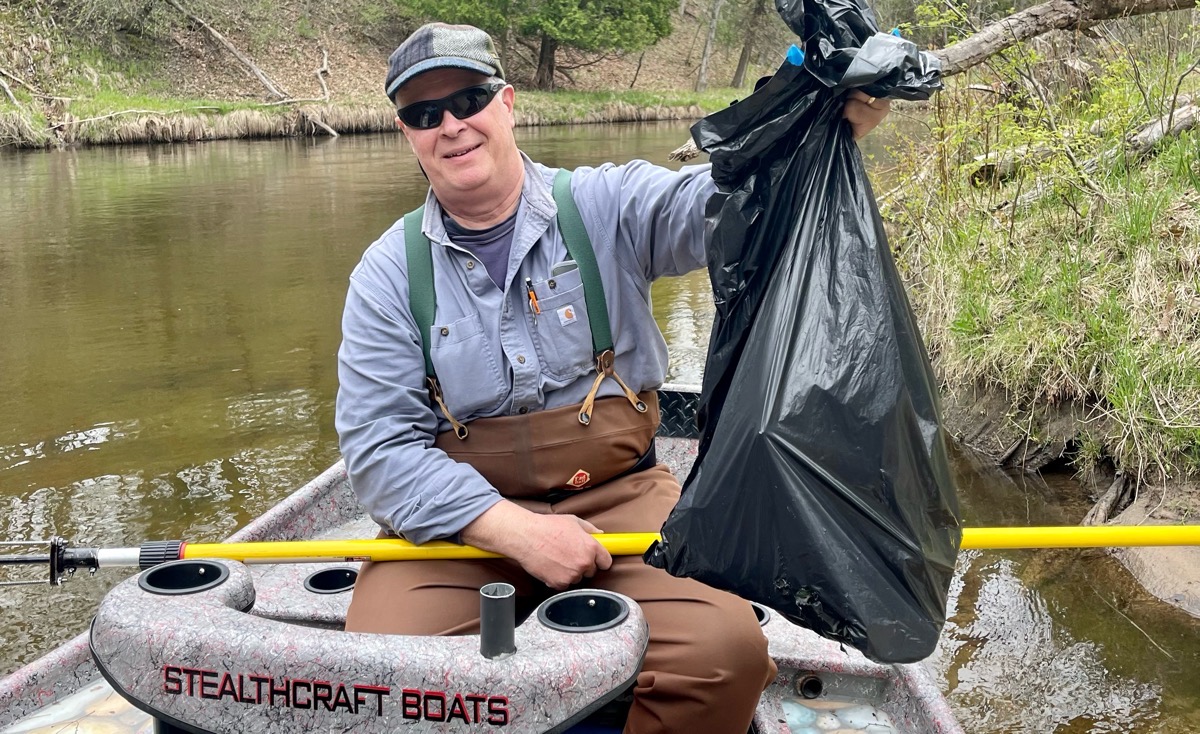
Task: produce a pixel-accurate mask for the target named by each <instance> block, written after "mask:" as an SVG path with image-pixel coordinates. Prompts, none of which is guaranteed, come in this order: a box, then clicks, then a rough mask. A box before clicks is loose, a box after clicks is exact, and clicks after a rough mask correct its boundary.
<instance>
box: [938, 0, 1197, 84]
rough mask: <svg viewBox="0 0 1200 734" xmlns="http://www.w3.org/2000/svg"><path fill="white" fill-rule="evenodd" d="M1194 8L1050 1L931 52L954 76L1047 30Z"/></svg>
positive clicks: (1158, 1) (1171, 3)
mask: <svg viewBox="0 0 1200 734" xmlns="http://www.w3.org/2000/svg"><path fill="white" fill-rule="evenodd" d="M1194 7H1196V3H1195V0H1093V1H1092V2H1071V1H1070V0H1050V1H1049V2H1045V3H1041V4H1040V5H1034V6H1033V7H1031V8H1026V9H1025V10H1022V11H1019V12H1016V13H1013V14H1012V15H1009V16H1008V17H1006V18H1003V19H1001V20H998V21H996V22H995V23H991V24H989V25H987V26H985V27H984V28H982V29H981V30H980V31H979V32H978V33H975V34H972V35H971V36H968V37H967V38H964V39H963V40H961V41H959V42H957V43H952V44H950V45H949V46H947V47H946V48H943V49H941V50H940V51H934V54H936V55H937V56H938V58H940V59H941V60H942V75H943V76H953V75H954V74H961V73H962V72H964V71H966V70H967V69H970V68H972V67H974V66H978V65H979V64H982V63H983V62H984V61H986V60H987V59H988V58H989V57H990V56H993V55H994V54H997V53H1000V52H1001V51H1004V50H1005V49H1007V48H1010V47H1012V46H1015V45H1016V44H1018V43H1021V42H1022V41H1028V40H1029V39H1031V38H1035V37H1037V36H1040V35H1041V34H1043V33H1046V32H1047V31H1052V30H1066V29H1083V28H1090V27H1092V26H1094V25H1096V24H1097V23H1100V22H1102V21H1105V20H1113V19H1115V18H1124V17H1128V16H1133V15H1145V14H1147V13H1161V12H1164V11H1168V10H1186V9H1188V8H1194Z"/></svg>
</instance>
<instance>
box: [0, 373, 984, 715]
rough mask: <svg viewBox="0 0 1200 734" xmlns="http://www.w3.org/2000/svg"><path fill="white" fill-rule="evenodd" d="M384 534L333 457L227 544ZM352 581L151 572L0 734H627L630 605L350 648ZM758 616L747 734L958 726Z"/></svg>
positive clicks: (895, 684) (44, 665)
mask: <svg viewBox="0 0 1200 734" xmlns="http://www.w3.org/2000/svg"><path fill="white" fill-rule="evenodd" d="M696 398H697V394H696V392H695V390H694V389H686V388H680V387H678V386H665V387H664V388H663V390H662V391H661V392H660V404H661V409H662V414H663V416H662V417H663V420H662V426H661V428H660V429H659V436H658V439H657V440H658V446H657V450H658V456H659V460H660V461H663V462H665V463H667V464H668V465H669V466H670V467H671V468H672V469H673V471H674V472H675V473H676V475H677V476H679V477H680V478H681V479H682V478H683V477H684V476H685V475H686V473H687V471H688V469H689V467H690V466H691V463H692V461H693V460H694V459H695V456H696V439H695V429H694V416H695V407H696ZM375 532H376V528H375V526H374V524H373V523H372V522H371V520H370V519H369V518H366V517H365V515H364V514H363V511H362V509H361V507H359V505H358V503H357V501H356V499H355V497H354V494H353V491H352V490H351V489H350V485H349V481H348V480H347V477H346V471H345V467H344V465H343V464H342V463H341V462H339V463H337V464H335V465H334V466H333V467H331V468H329V469H328V470H326V471H325V472H324V473H323V474H321V475H320V476H319V477H317V478H316V479H314V480H313V481H311V482H309V483H308V484H307V485H305V486H304V487H302V488H300V489H299V490H297V491H296V492H295V493H294V494H292V495H291V496H290V497H288V498H287V499H285V500H284V501H283V502H281V503H280V504H279V505H277V506H276V507H274V508H272V509H271V510H270V511H269V512H267V513H266V514H264V515H263V516H261V517H259V518H258V519H257V520H255V521H254V522H252V523H251V524H249V525H248V526H246V527H245V528H243V529H242V530H241V531H239V532H238V533H236V534H235V535H233V536H232V537H231V538H229V540H230V541H239V542H240V541H255V540H308V539H320V538H326V539H336V538H363V537H373V536H374V534H375ZM357 567H358V564H357V563H354V562H346V561H333V562H321V563H291V564H274V565H254V566H246V565H243V564H241V563H237V562H234V561H224V560H210V561H179V562H175V563H171V564H164V565H161V566H156V567H155V568H152V569H150V570H147V571H145V572H143V573H141V574H139V575H138V576H136V577H134V578H131V579H128V580H126V581H124V582H122V583H121V584H119V585H118V586H117V587H116V588H114V589H113V590H112V591H111V592H110V593H109V594H108V596H107V597H106V598H105V599H104V601H103V602H102V603H101V605H100V608H99V610H98V611H97V615H96V619H95V620H94V621H93V625H92V629H91V630H90V633H87V632H85V633H83V634H81V635H79V636H78V637H76V638H75V639H73V640H71V641H69V642H67V643H66V644H64V645H62V646H61V647H59V648H58V649H56V650H54V651H53V652H51V653H50V654H48V655H46V656H45V657H43V658H40V659H39V660H37V661H35V662H33V663H31V664H30V665H27V666H26V667H24V668H21V669H20V670H18V671H16V672H15V673H13V674H12V675H10V676H8V677H6V678H4V679H0V732H4V733H6V734H17V733H18V732H21V733H23V734H29V733H31V732H59V731H72V732H80V733H81V734H84V733H86V732H97V733H98V732H146V733H147V734H149V733H150V732H162V733H163V734H166V733H168V732H178V731H184V732H280V733H284V732H286V733H287V734H293V733H294V732H300V731H355V732H391V731H396V730H397V729H398V728H400V727H404V729H403V730H404V731H414V732H417V731H429V732H460V731H462V732H466V731H473V732H478V731H490V730H493V729H498V730H504V731H513V732H549V731H554V732H559V731H568V732H575V733H576V734H584V732H610V731H620V728H621V721H622V717H623V712H624V710H625V708H627V707H628V687H629V684H630V683H631V681H632V680H633V678H634V677H635V676H636V674H637V671H638V668H639V666H640V664H641V659H642V655H643V654H644V649H645V644H646V631H645V622H644V619H643V618H642V615H641V612H640V610H639V609H638V606H637V604H636V603H635V602H633V601H632V600H630V599H627V598H625V597H621V596H619V595H616V594H609V593H606V592H598V591H589V590H576V591H572V592H566V593H564V594H559V595H556V596H554V597H551V598H550V599H549V600H547V601H546V602H544V603H543V604H542V605H541V606H540V607H539V608H538V609H537V610H536V612H535V613H533V614H531V615H530V616H529V618H528V619H526V620H525V621H523V622H522V623H521V624H520V625H518V626H516V627H515V629H513V628H512V627H511V623H508V625H506V624H504V623H503V616H504V614H503V612H489V611H488V609H489V608H491V609H493V610H497V609H502V607H498V606H497V607H489V606H487V605H488V604H492V603H493V602H491V601H486V600H485V602H484V604H485V606H484V607H483V609H484V613H483V615H484V634H481V635H471V636H463V637H437V638H429V637H402V636H385V635H365V634H355V633H347V632H344V631H342V625H343V623H344V620H345V613H346V609H347V607H348V606H349V601H350V596H351V594H350V590H351V589H352V588H353V583H354V579H355V577H356V575H357ZM485 589H486V587H485ZM486 590H487V592H488V593H490V594H491V595H493V596H497V595H498V596H500V597H502V596H503V589H499V590H497V589H486ZM758 611H759V616H760V619H761V621H762V623H763V631H764V633H765V634H766V636H767V638H768V641H769V646H770V652H771V655H772V657H773V658H774V659H775V661H776V662H777V664H778V666H779V676H778V677H777V678H776V680H775V682H774V683H773V684H772V685H771V686H770V687H769V688H768V689H767V691H766V692H765V693H764V694H763V696H762V699H761V700H760V702H759V705H758V710H757V713H756V716H755V721H754V730H755V731H757V732H761V733H762V734H768V733H769V734H801V733H803V734H809V733H810V732H818V731H830V730H832V729H834V727H841V728H842V729H843V730H846V731H864V732H880V733H883V732H896V733H897V734H901V733H903V734H930V733H933V732H940V733H944V734H959V733H960V732H961V731H962V730H961V728H960V727H959V726H958V724H957V722H956V721H955V719H954V717H953V714H952V713H951V711H950V708H949V706H948V705H947V703H946V701H945V699H944V698H943V697H942V695H941V693H940V691H939V688H938V684H937V680H936V678H935V677H934V675H933V674H932V673H931V671H930V670H929V669H928V667H927V666H925V665H923V664H915V665H879V664H876V663H873V662H871V661H869V660H867V659H866V658H864V657H863V656H862V655H861V654H859V653H858V652H857V651H855V650H849V649H844V648H842V647H841V646H840V645H838V644H837V643H834V642H832V641H829V640H825V639H823V638H820V637H818V636H817V635H815V634H813V633H811V632H809V631H808V630H804V629H801V628H799V627H797V626H795V625H792V624H790V623H789V622H788V621H787V620H785V619H783V618H782V617H781V616H780V615H778V614H771V613H770V612H769V610H765V609H761V608H760V609H758ZM496 618H499V619H500V620H501V623H500V624H498V625H497V624H494V623H492V622H489V619H496ZM513 648H515V650H513V652H511V653H508V650H510V649H513ZM97 662H98V663H99V666H98V665H97ZM114 688H115V689H116V690H114ZM118 691H119V693H118Z"/></svg>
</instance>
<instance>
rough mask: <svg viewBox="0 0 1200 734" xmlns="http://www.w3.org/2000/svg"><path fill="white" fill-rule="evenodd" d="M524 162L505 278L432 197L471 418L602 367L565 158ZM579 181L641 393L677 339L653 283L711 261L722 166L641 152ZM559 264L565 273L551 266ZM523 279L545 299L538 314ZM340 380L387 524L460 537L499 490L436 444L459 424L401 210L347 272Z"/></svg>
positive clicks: (413, 533)
mask: <svg viewBox="0 0 1200 734" xmlns="http://www.w3.org/2000/svg"><path fill="white" fill-rule="evenodd" d="M524 160H525V182H524V186H523V189H522V192H521V201H520V204H519V207H518V210H517V222H516V230H515V232H514V234H513V240H512V249H511V252H510V254H509V261H508V277H507V280H506V281H505V282H506V284H507V285H506V287H505V288H504V290H503V292H501V290H500V289H499V288H497V287H496V284H495V283H494V282H493V281H492V279H491V278H490V277H489V276H488V273H487V269H486V268H485V267H483V265H482V264H481V263H479V262H477V261H476V260H475V258H474V257H473V256H472V255H471V253H470V252H467V251H466V250H464V249H462V248H460V247H457V246H456V245H454V244H453V243H452V242H450V240H449V238H448V237H447V235H446V230H445V227H444V225H443V224H442V211H441V207H440V206H439V204H438V201H437V199H436V198H435V197H434V195H433V192H432V191H430V193H429V195H428V196H427V198H426V202H425V217H424V221H423V223H422V230H423V231H424V233H425V234H426V236H427V237H429V240H430V242H431V243H432V245H433V246H432V248H431V249H432V256H433V273H434V288H435V291H436V293H437V311H436V313H435V315H434V323H433V326H432V328H431V329H430V333H429V334H428V335H427V338H428V341H429V346H430V356H431V358H432V360H433V365H434V370H435V372H436V374H437V377H438V381H439V382H440V383H441V386H442V390H443V393H444V398H445V401H446V406H447V408H448V409H449V410H450V414H451V415H453V416H454V417H455V418H456V419H457V420H459V421H461V422H463V423H468V422H470V421H471V420H474V419H476V418H487V417H492V416H501V415H512V414H515V413H520V412H522V411H525V412H529V411H535V410H543V409H549V408H557V407H561V406H564V405H577V404H579V403H581V402H583V399H584V397H585V396H586V395H587V392H588V390H589V389H590V388H591V385H592V381H593V379H594V371H593V365H594V359H593V354H592V337H591V330H590V326H589V321H588V312H587V304H586V303H585V302H584V298H583V285H582V282H581V280H580V275H579V271H578V270H577V269H571V263H569V262H567V261H568V260H569V256H568V255H567V250H566V246H565V245H564V244H563V240H562V236H561V235H560V233H559V230H558V225H557V222H556V220H555V215H556V213H557V207H556V206H555V204H554V199H553V197H552V195H551V184H552V182H553V178H554V174H555V172H556V169H552V168H547V167H545V166H542V165H540V164H537V163H534V162H532V161H530V160H529V159H528V158H525V159H524ZM571 189H572V194H573V196H574V199H575V202H576V205H577V206H578V207H579V211H580V214H581V216H582V217H583V222H584V227H585V228H586V229H587V233H588V236H589V237H590V238H591V241H592V248H593V250H594V251H595V253H596V260H597V265H598V266H599V270H600V277H601V280H602V281H603V283H604V295H605V298H606V300H607V305H608V318H609V323H610V325H611V328H612V336H613V342H614V351H615V352H616V371H617V374H619V375H621V377H622V379H624V380H625V382H626V383H627V384H628V385H629V387H631V388H632V389H633V390H634V391H641V390H648V389H654V388H657V387H659V386H660V385H661V384H662V382H663V380H664V379H665V377H666V371H667V345H666V342H665V341H664V339H663V336H662V333H661V332H660V331H659V329H658V326H657V324H656V323H655V321H654V316H653V313H652V311H651V305H650V284H651V283H652V282H653V281H654V280H655V279H656V278H659V277H661V276H664V275H682V274H683V273H687V272H690V271H692V270H695V269H697V268H701V267H704V266H705V262H706V261H705V248H704V230H705V219H704V209H705V204H706V202H707V201H708V199H709V197H710V196H711V195H712V194H713V192H714V191H715V190H716V188H715V186H714V184H713V183H712V178H711V176H710V175H709V167H708V166H707V165H705V166H688V167H686V168H684V169H682V170H681V171H678V172H676V171H671V170H669V169H666V168H662V167H660V166H655V165H652V164H650V163H647V162H645V161H634V162H632V163H628V164H625V165H621V166H614V165H611V164H605V165H603V166H600V167H599V168H578V169H576V170H575V173H574V175H573V176H572V179H571ZM563 263H566V264H565V265H564V264H563ZM556 265H558V266H560V267H558V268H555V266H556ZM552 269H555V270H557V271H565V272H559V274H556V275H553V277H552V275H551V270H552ZM526 278H529V279H530V280H531V281H532V283H533V288H534V292H535V293H536V295H537V299H538V303H539V306H540V308H541V314H540V315H537V316H536V317H535V314H533V313H532V311H531V310H530V307H529V302H528V297H527V295H526V291H525V279H526ZM338 379H339V381H340V386H339V389H338V396H337V415H336V424H337V431H338V435H339V437H340V440H341V451H342V455H343V456H344V457H345V459H346V466H347V468H348V470H349V473H350V480H351V484H352V485H353V487H354V489H355V492H356V493H357V494H358V497H359V499H360V500H361V502H362V503H363V505H364V506H365V507H366V509H367V510H368V512H370V514H371V516H372V517H373V518H374V519H375V520H376V522H378V523H379V524H380V525H381V526H383V527H385V528H389V529H391V530H392V531H393V532H395V533H397V534H399V535H401V536H403V537H405V538H407V539H408V540H410V541H412V542H414V543H424V542H427V541H429V540H436V539H439V538H447V537H451V536H454V535H455V534H456V533H458V532H459V531H461V530H462V529H463V528H464V527H466V526H467V525H468V524H470V523H471V522H472V521H473V520H474V519H475V518H477V517H479V515H481V514H483V512H485V511H486V510H487V509H489V508H490V507H491V506H492V505H494V504H495V503H496V502H499V501H500V495H499V493H498V492H497V491H496V489H495V488H494V487H492V486H491V485H490V484H489V483H488V482H487V481H486V480H485V479H484V478H483V477H482V476H481V475H480V474H479V473H478V472H477V471H475V469H474V468H472V467H471V466H470V465H468V464H465V463H460V462H457V461H454V460H453V459H451V458H450V457H449V456H447V455H446V453H445V452H443V451H441V450H440V449H436V448H434V447H433V442H434V437H435V436H436V434H437V433H438V432H440V431H444V430H448V429H449V428H450V425H449V423H448V422H447V421H446V419H445V418H444V417H443V416H442V415H441V412H440V410H438V409H437V407H436V405H434V404H432V403H431V401H430V399H429V393H428V390H427V388H426V383H425V359H424V356H423V354H422V351H421V340H420V339H419V338H418V336H417V325H416V322H415V321H414V319H413V316H412V314H411V313H410V311H409V304H408V267H407V264H406V260H405V248H404V223H403V219H401V220H400V221H397V222H396V223H395V224H394V225H392V227H391V228H390V229H388V231H387V232H385V233H384V234H383V236H382V237H380V238H379V239H378V240H377V241H376V242H375V243H374V244H372V245H371V247H370V248H368V249H367V251H366V253H364V255H363V258H362V261H361V262H360V263H359V264H358V266H357V267H356V268H355V269H354V272H353V273H352V274H351V275H350V289H349V292H348V294H347V296H346V307H345V312H344V314H343V317H342V345H341V349H340V350H339V351H338ZM619 394H621V393H620V388H619V387H618V386H617V384H616V382H615V381H613V380H605V381H604V382H603V383H602V384H601V388H600V392H599V395H600V396H607V395H619Z"/></svg>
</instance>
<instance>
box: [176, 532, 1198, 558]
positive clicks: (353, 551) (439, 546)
mask: <svg viewBox="0 0 1200 734" xmlns="http://www.w3.org/2000/svg"><path fill="white" fill-rule="evenodd" d="M658 538H659V535H658V533H602V534H600V535H597V536H596V539H597V540H599V541H600V543H601V544H603V545H604V547H605V548H607V549H608V552H609V553H611V554H612V555H614V556H630V555H641V554H642V553H644V552H645V551H646V549H647V548H648V547H650V544H651V543H653V542H654V541H656V540H658ZM1150 545H1195V546H1200V525H1127V526H1112V525H1103V526H1089V527H1081V526H1063V527H1015V528H964V529H963V540H962V547H963V548H990V549H999V548H1115V547H1129V546H1150ZM181 555H182V557H183V558H228V559H230V560H237V561H244V562H246V563H300V562H304V561H314V562H316V561H328V560H329V559H331V558H336V559H341V560H346V561H416V560H434V559H463V558H498V557H499V554H497V553H491V552H488V551H484V550H480V549H478V548H474V547H472V546H469V545H455V544H454V543H444V542H440V541H439V542H433V543H425V544H424V545H413V544H412V543H409V542H407V541H404V540H399V539H380V540H299V541H265V542H254V543H188V544H186V545H185V546H184V549H183V553H182V554H181Z"/></svg>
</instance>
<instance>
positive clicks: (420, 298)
mask: <svg viewBox="0 0 1200 734" xmlns="http://www.w3.org/2000/svg"><path fill="white" fill-rule="evenodd" d="M553 194H554V203H555V206H557V208H558V229H559V232H560V233H561V234H562V238H563V244H565V245H566V248H567V254H569V255H570V256H571V259H572V260H574V261H575V262H576V264H577V265H578V266H579V277H580V280H581V281H582V282H583V298H584V302H585V303H586V304H587V311H588V322H589V323H590V325H591V329H592V351H593V356H594V357H595V360H596V380H595V382H594V384H593V385H592V389H591V391H590V392H589V393H588V397H587V399H586V400H585V401H584V403H583V407H582V408H581V409H580V411H579V422H580V423H583V424H584V425H587V424H588V423H590V422H591V411H592V405H593V403H594V401H595V398H596V391H597V390H598V389H599V387H600V382H601V381H602V380H603V379H604V377H605V376H612V377H614V378H615V379H616V380H617V382H618V383H619V384H620V385H621V387H622V389H623V390H624V392H625V395H626V397H627V398H629V400H630V402H631V403H632V404H633V405H634V407H635V408H637V410H638V411H640V412H643V413H644V412H645V411H646V405H645V403H643V402H642V401H641V400H639V399H638V398H637V395H636V394H635V393H634V392H633V391H632V390H630V389H629V388H628V387H627V386H626V385H625V383H624V381H622V380H621V378H620V377H619V376H617V374H616V373H615V372H614V371H613V360H614V354H613V340H612V330H611V328H610V326H609V323H608V304H607V302H606V301H605V298H604V284H603V282H602V281H601V280H600V268H599V267H598V266H597V265H596V253H595V251H594V250H593V249H592V241H591V239H590V238H589V237H588V234H587V230H586V229H584V226H583V217H582V216H580V214H579V208H578V207H577V206H576V205H575V198H574V197H573V196H571V172H570V171H568V170H566V169H565V168H564V169H559V171H558V173H557V174H556V175H555V177H554V188H553ZM424 216H425V207H424V206H421V207H419V208H418V209H416V210H415V211H411V212H409V213H408V214H406V215H405V216H404V250H405V256H406V258H407V261H408V303H409V309H410V310H411V311H412V315H413V319H415V320H416V322H417V333H418V334H419V335H420V337H421V350H422V352H423V353H424V355H425V379H426V382H427V383H428V385H429V392H430V396H431V397H432V398H433V400H434V402H436V403H437V404H438V407H440V408H441V410H442V414H443V415H445V416H446V419H447V420H449V421H450V424H451V425H452V426H454V432H455V434H457V435H458V437H459V438H460V439H461V438H466V437H467V427H466V426H464V425H463V424H461V423H459V422H458V421H457V420H455V419H454V417H453V416H451V415H450V411H449V410H447V409H446V404H445V402H444V400H443V398H442V390H441V386H440V385H439V384H438V380H437V375H436V374H434V370H433V360H432V359H431V358H430V356H429V330H430V329H431V328H432V327H433V318H434V312H435V311H436V310H437V295H436V294H435V293H434V288H433V256H432V254H431V251H430V247H431V243H430V242H429V238H428V237H426V236H425V233H424V232H422V231H421V220H422V218H423V217H424Z"/></svg>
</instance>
